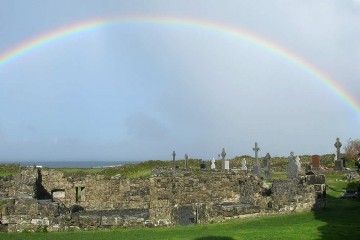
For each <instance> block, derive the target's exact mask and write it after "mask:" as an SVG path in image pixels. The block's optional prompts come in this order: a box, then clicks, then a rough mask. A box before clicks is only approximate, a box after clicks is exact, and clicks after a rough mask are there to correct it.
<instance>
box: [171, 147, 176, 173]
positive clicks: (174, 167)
mask: <svg viewBox="0 0 360 240" xmlns="http://www.w3.org/2000/svg"><path fill="white" fill-rule="evenodd" d="M172 156H173V171H174V172H175V170H176V163H175V156H176V153H175V150H174V151H173V153H172Z"/></svg>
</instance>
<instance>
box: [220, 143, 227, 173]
mask: <svg viewBox="0 0 360 240" xmlns="http://www.w3.org/2000/svg"><path fill="white" fill-rule="evenodd" d="M225 157H226V152H225V148H223V149H222V151H221V159H222V170H225Z"/></svg>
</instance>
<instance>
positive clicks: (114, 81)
mask: <svg viewBox="0 0 360 240" xmlns="http://www.w3.org/2000/svg"><path fill="white" fill-rule="evenodd" d="M126 16H140V17H141V16H165V17H174V18H185V19H197V20H200V21H204V22H211V23H215V24H221V25H225V26H229V27H232V28H236V29H242V30H247V31H249V32H251V33H253V34H254V35H256V36H259V37H261V38H263V39H267V40H269V41H272V42H274V43H276V44H278V45H280V46H282V47H284V48H285V49H288V50H289V51H291V52H292V53H295V54H296V55H298V56H301V57H302V58H303V59H306V60H307V61H308V62H309V63H310V64H311V65H314V66H316V67H317V68H318V69H321V70H322V71H323V72H324V73H326V74H327V75H329V76H331V78H332V79H333V80H334V81H335V82H336V83H337V84H339V85H340V86H341V87H342V88H343V89H344V90H345V91H346V92H347V94H349V95H350V96H352V98H354V99H356V101H357V102H358V103H359V102H360V90H359V89H360V87H359V85H360V81H359V78H360V70H359V67H358V66H359V62H360V45H359V44H358V43H359V42H360V2H359V1H341V0H330V1H329V0H326V1H325V0H322V1H303V0H301V1H300V0H294V1H281V0H277V1H274V0H272V1H266V2H265V1H219V0H217V1H211V0H209V1H183V0H182V1H111V0H108V1H96V0H92V1H33V0H29V1H18V0H12V1H6V0H0V39H1V41H0V55H2V54H3V53H5V52H6V51H8V50H10V49H12V48H14V47H16V46H19V45H20V44H22V43H23V42H26V41H28V40H30V39H33V38H36V37H38V36H41V35H43V34H45V33H49V32H53V31H56V30H57V29H60V28H62V27H64V26H68V25H71V24H75V23H79V22H85V21H88V20H91V19H96V18H110V17H126ZM0 83H1V87H0V112H1V115H0V160H2V161H5V160H27V159H32V160H33V159H39V160H59V159H68V160H86V159H92V160H109V159H111V160H121V161H124V160H131V161H134V160H139V161H140V160H147V159H171V157H172V156H171V154H172V151H173V150H175V151H176V152H177V154H178V155H177V156H178V157H179V158H182V157H183V156H184V154H185V153H188V155H189V156H190V157H193V158H203V159H211V158H212V157H214V156H215V157H216V156H217V155H218V154H219V153H220V152H221V149H222V148H223V147H224V148H225V149H226V151H227V153H228V155H227V156H228V157H235V156H238V155H244V154H248V155H253V151H252V148H253V146H254V143H255V141H257V142H258V143H259V146H260V147H261V151H260V153H259V155H260V156H265V154H266V153H267V152H269V153H270V154H271V155H272V156H287V155H289V153H290V151H294V152H295V154H324V153H334V152H335V148H334V146H333V144H334V143H335V139H336V137H340V139H341V141H342V142H343V145H345V144H346V141H347V139H349V138H359V134H360V132H359V123H360V117H359V114H356V113H355V112H354V111H353V110H352V109H351V108H349V106H348V105H347V104H346V103H345V102H344V101H342V100H341V99H340V98H339V97H338V96H337V95H336V94H334V93H332V92H331V91H330V90H329V89H327V88H326V87H324V85H323V84H321V83H320V82H319V81H318V80H317V79H314V77H312V76H311V75H309V74H308V73H307V72H305V71H304V70H303V69H300V68H298V67H296V66H294V65H292V64H289V62H288V61H287V60H286V59H282V58H279V57H278V56H276V55H274V54H272V53H271V52H269V51H266V50H265V49H263V48H260V47H259V46H256V45H254V44H249V43H246V42H243V41H240V40H238V39H235V38H233V37H230V36H228V35H226V34H221V33H218V32H214V31H208V30H206V29H202V28H197V27H179V26H176V25H166V26H164V25H156V24H137V25H125V26H124V25H121V26H119V25H107V26H104V27H102V28H99V29H96V30H93V31H90V32H87V33H84V34H80V35H76V36H72V37H68V38H65V39H63V40H60V41H56V42H53V43H51V44H48V45H46V46H43V47H41V48H38V49H35V50H33V51H31V52H29V53H27V54H25V55H23V56H21V57H19V58H17V59H15V60H14V61H11V62H9V63H7V64H4V65H0Z"/></svg>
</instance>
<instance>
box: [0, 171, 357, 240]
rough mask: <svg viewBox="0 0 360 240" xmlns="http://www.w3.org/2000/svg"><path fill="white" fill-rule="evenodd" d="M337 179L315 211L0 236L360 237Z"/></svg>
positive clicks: (353, 206)
mask: <svg viewBox="0 0 360 240" xmlns="http://www.w3.org/2000/svg"><path fill="white" fill-rule="evenodd" d="M281 175H282V174H280V176H281ZM341 179H342V174H336V175H328V177H327V184H328V185H329V186H330V187H331V189H332V190H327V195H328V200H327V208H326V209H324V210H321V211H317V212H305V213H294V214H287V215H277V216H264V217H256V218H250V219H242V220H232V221H227V222H224V223H219V224H209V225H197V226H187V227H180V226H178V227H171V228H149V229H145V228H140V229H139V228H138V229H115V230H98V231H91V232H60V233H17V234H6V233H0V239H30V240H31V239H39V240H41V239H49V240H50V239H51V240H56V239H61V240H63V239H84V240H93V239H94V240H95V239H127V240H131V239H145V240H146V239H149V240H150V239H151V240H156V239H174V240H175V239H191V240H205V239H210V240H211V239H213V240H237V239H360V200H359V199H340V198H339V196H340V194H341V193H342V192H343V191H344V190H345V189H349V188H350V189H354V188H356V182H350V183H348V182H347V181H346V180H341ZM340 180H341V181H340Z"/></svg>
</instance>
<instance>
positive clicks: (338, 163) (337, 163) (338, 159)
mask: <svg viewBox="0 0 360 240" xmlns="http://www.w3.org/2000/svg"><path fill="white" fill-rule="evenodd" d="M341 146H342V144H341V142H340V139H339V138H336V142H335V144H334V147H336V160H335V170H337V171H341V170H343V163H342V160H341V156H340V148H341Z"/></svg>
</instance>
